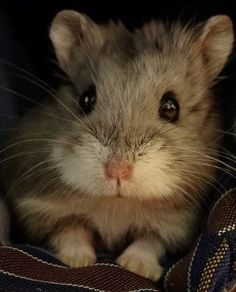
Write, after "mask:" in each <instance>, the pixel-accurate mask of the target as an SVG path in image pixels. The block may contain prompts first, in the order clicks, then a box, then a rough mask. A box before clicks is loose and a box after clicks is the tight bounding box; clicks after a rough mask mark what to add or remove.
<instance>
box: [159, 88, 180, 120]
mask: <svg viewBox="0 0 236 292" xmlns="http://www.w3.org/2000/svg"><path fill="white" fill-rule="evenodd" d="M179 110H180V107H179V103H178V101H177V100H176V98H175V95H174V93H172V92H166V93H165V94H164V95H163V96H162V99H161V101H160V108H159V116H160V117H161V118H162V119H164V120H166V121H168V122H175V121H177V119H178V115H179Z"/></svg>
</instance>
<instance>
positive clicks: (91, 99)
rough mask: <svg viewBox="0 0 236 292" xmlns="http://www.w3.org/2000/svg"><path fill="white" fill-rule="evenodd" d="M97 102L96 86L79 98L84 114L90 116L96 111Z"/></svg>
mask: <svg viewBox="0 0 236 292" xmlns="http://www.w3.org/2000/svg"><path fill="white" fill-rule="evenodd" d="M96 100H97V95H96V88H95V86H90V87H89V88H88V89H87V90H86V91H85V92H83V93H82V94H81V96H80V98H79V106H80V110H81V111H82V113H84V114H89V113H90V112H91V111H92V110H93V109H94V106H95V104H96Z"/></svg>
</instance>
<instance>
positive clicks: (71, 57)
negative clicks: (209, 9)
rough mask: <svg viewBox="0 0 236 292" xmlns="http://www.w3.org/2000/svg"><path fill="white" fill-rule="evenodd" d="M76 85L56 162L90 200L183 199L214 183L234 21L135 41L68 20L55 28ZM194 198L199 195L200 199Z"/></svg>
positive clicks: (217, 20)
mask: <svg viewBox="0 0 236 292" xmlns="http://www.w3.org/2000/svg"><path fill="white" fill-rule="evenodd" d="M50 38H51V40H52V43H53V46H54V49H55V53H56V57H57V59H58V62H59V65H60V67H61V69H62V70H64V72H65V73H66V74H67V75H68V77H69V79H70V82H71V84H69V85H68V86H65V87H63V88H62V89H61V91H60V93H59V94H60V96H61V99H60V102H59V108H60V109H59V110H60V112H61V115H64V117H65V119H66V120H67V121H68V120H69V121H70V122H69V123H65V124H66V125H64V124H63V125H62V123H63V122H60V123H61V124H60V127H59V128H60V130H57V132H58V134H57V135H58V137H57V138H58V139H59V140H60V141H62V143H57V144H56V145H54V146H53V152H52V160H53V163H54V164H55V166H56V167H57V170H58V172H59V174H60V179H61V180H62V181H63V183H64V184H65V185H67V186H68V187H70V188H72V189H73V190H75V191H78V193H79V194H81V195H84V196H109V197H116V196H117V197H119V196H120V197H135V198H140V199H149V198H152V199H153V198H171V197H172V198H174V197H175V198H176V197H178V196H179V197H185V196H186V197H188V196H197V195H200V194H201V193H204V192H205V190H206V189H207V187H208V186H209V185H211V182H212V181H213V180H214V175H215V169H216V162H215V161H216V158H215V157H216V153H217V147H218V143H219V141H217V131H216V129H219V128H220V127H221V122H220V117H219V115H218V113H217V106H216V103H215V100H214V95H213V93H212V86H213V84H214V81H215V79H216V77H217V76H218V74H219V73H220V71H221V70H222V69H223V67H224V65H225V63H226V61H227V59H228V57H229V55H230V52H231V50H232V44H233V29H232V23H231V21H230V19H229V18H228V17H227V16H224V15H219V16H214V17H211V18H210V19H209V20H208V21H206V22H205V23H203V24H201V25H198V26H196V27H188V26H181V25H180V24H179V23H176V24H174V25H172V26H166V25H164V24H163V23H162V22H155V21H152V22H150V23H148V24H146V25H144V26H143V27H142V28H139V29H137V30H135V31H134V32H130V31H128V30H127V29H126V28H125V27H124V26H123V25H122V24H120V23H117V24H116V23H113V22H111V23H109V24H106V25H104V24H97V23H95V22H93V21H92V20H91V19H90V18H88V17H87V16H85V15H83V14H80V13H77V12H75V11H70V10H68V11H62V12H59V14H58V15H57V16H56V17H55V19H54V20H53V22H52V25H51V28H50ZM193 192H194V193H193Z"/></svg>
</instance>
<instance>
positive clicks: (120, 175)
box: [105, 160, 133, 179]
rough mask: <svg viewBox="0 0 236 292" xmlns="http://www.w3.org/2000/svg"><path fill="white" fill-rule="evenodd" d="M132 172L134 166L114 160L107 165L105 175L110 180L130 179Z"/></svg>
mask: <svg viewBox="0 0 236 292" xmlns="http://www.w3.org/2000/svg"><path fill="white" fill-rule="evenodd" d="M132 171H133V167H132V165H130V164H129V163H126V162H123V161H113V160H112V161H110V162H108V163H107V164H106V165H105V173H106V175H107V176H108V177H110V178H115V179H129V178H130V177H131V175H132Z"/></svg>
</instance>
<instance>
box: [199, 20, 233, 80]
mask: <svg viewBox="0 0 236 292" xmlns="http://www.w3.org/2000/svg"><path fill="white" fill-rule="evenodd" d="M233 42H234V32H233V25H232V22H231V19H230V18H229V17H228V16H226V15H217V16H213V17H211V18H209V19H208V21H207V22H206V23H205V25H203V27H202V29H201V31H200V35H199V36H198V38H197V41H196V46H197V47H198V50H197V51H198V52H199V49H200V53H201V54H202V56H203V60H204V62H205V65H206V68H207V72H208V74H209V76H211V78H212V79H214V78H216V77H217V75H218V74H219V73H220V72H221V70H222V69H223V67H224V65H225V63H226V62H227V59H228V57H229V55H230V53H231V51H232V48H233Z"/></svg>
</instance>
